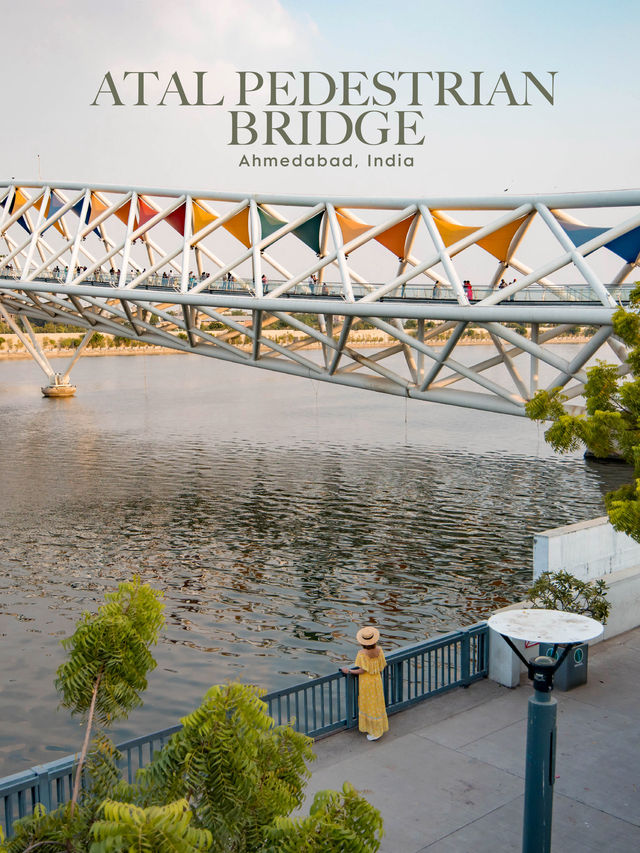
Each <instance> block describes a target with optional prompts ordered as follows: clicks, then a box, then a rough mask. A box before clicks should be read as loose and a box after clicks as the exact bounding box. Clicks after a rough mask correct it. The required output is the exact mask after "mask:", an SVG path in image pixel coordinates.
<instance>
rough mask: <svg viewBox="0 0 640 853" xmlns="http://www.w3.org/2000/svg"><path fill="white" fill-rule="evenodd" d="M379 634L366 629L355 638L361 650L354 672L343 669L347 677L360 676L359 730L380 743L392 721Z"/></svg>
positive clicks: (370, 628)
mask: <svg viewBox="0 0 640 853" xmlns="http://www.w3.org/2000/svg"><path fill="white" fill-rule="evenodd" d="M379 639H380V632H379V631H378V629H377V628H374V627H373V626H372V625H366V626H365V627H364V628H361V629H360V630H359V631H358V633H357V634H356V640H357V641H358V642H359V643H360V645H361V646H362V649H361V650H360V651H359V652H358V655H357V657H356V664H355V667H353V669H350V668H349V667H348V666H343V667H342V672H344V674H345V675H357V676H358V679H359V680H358V728H359V729H360V731H361V732H367V740H378V739H379V738H381V737H382V735H383V734H384V733H385V732H387V731H389V721H388V720H387V712H386V710H385V705H384V691H383V689H382V670H383V669H384V668H385V666H386V665H387V662H386V660H385V659H384V652H383V651H382V649H381V648H380V646H378V644H377V643H378V640H379Z"/></svg>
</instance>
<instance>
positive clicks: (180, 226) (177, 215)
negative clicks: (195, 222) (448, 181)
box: [166, 203, 187, 236]
mask: <svg viewBox="0 0 640 853" xmlns="http://www.w3.org/2000/svg"><path fill="white" fill-rule="evenodd" d="M186 210H187V205H186V204H185V203H183V204H181V205H180V207H177V208H176V209H175V210H174V211H172V212H171V213H170V214H169V215H168V216H167V217H166V222H168V223H169V225H170V226H171V227H172V228H175V230H176V231H177V232H178V233H179V234H182V235H183V236H184V217H185V213H186Z"/></svg>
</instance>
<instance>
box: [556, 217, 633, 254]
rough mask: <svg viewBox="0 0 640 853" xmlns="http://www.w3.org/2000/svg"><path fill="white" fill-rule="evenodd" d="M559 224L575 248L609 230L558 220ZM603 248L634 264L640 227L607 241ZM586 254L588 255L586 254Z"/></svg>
mask: <svg viewBox="0 0 640 853" xmlns="http://www.w3.org/2000/svg"><path fill="white" fill-rule="evenodd" d="M559 222H560V225H562V227H563V229H564V231H565V232H566V233H567V234H568V235H569V237H570V238H571V240H572V242H573V243H574V245H576V246H582V245H583V244H584V243H587V242H588V241H589V240H593V238H594V237H599V236H600V235H601V234H604V233H605V232H606V231H608V230H609V229H608V228H596V227H594V226H590V225H574V224H573V223H569V222H563V221H562V220H559ZM604 248H605V249H609V251H611V252H613V253H614V254H616V255H618V257H619V258H622V259H623V260H624V261H626V262H627V263H628V264H632V263H634V262H635V261H636V259H637V257H638V255H640V225H639V226H638V227H636V228H632V229H631V231H627V233H626V234H622V235H621V236H620V237H615V238H614V239H613V240H609V242H608V243H605V244H604ZM587 254H590V253H589V252H587Z"/></svg>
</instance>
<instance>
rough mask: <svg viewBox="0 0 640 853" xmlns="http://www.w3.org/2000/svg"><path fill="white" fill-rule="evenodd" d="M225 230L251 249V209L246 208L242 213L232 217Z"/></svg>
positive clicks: (225, 225)
mask: <svg viewBox="0 0 640 853" xmlns="http://www.w3.org/2000/svg"><path fill="white" fill-rule="evenodd" d="M223 227H224V228H226V230H227V231H228V232H229V234H233V236H234V237H235V238H236V240H240V242H241V243H242V244H243V245H245V246H246V247H247V249H250V248H251V238H250V236H249V208H248V207H245V208H244V209H243V210H241V211H240V213H236V215H235V216H232V217H231V219H229V221H228V222H225V223H224V226H223Z"/></svg>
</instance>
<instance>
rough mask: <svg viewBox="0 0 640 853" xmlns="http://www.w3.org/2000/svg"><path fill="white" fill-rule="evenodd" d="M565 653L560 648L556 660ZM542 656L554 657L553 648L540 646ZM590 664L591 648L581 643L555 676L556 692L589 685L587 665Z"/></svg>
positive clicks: (574, 648) (575, 647)
mask: <svg viewBox="0 0 640 853" xmlns="http://www.w3.org/2000/svg"><path fill="white" fill-rule="evenodd" d="M562 652H563V648H562V647H559V648H558V651H557V652H556V654H555V658H556V660H557V659H558V658H559V657H560V655H561V654H562ZM540 654H541V655H547V656H548V657H553V656H554V655H553V646H543V645H542V644H541V645H540ZM588 663H589V646H588V644H587V643H581V644H580V645H579V646H574V647H573V648H572V649H571V651H570V652H569V654H568V655H567V656H566V658H565V659H564V661H563V662H562V666H560V668H559V669H558V670H557V672H556V674H555V675H554V676H553V686H554V688H555V689H556V690H561V691H566V690H572V689H573V688H574V687H579V686H580V685H581V684H586V683H587V665H588Z"/></svg>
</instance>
